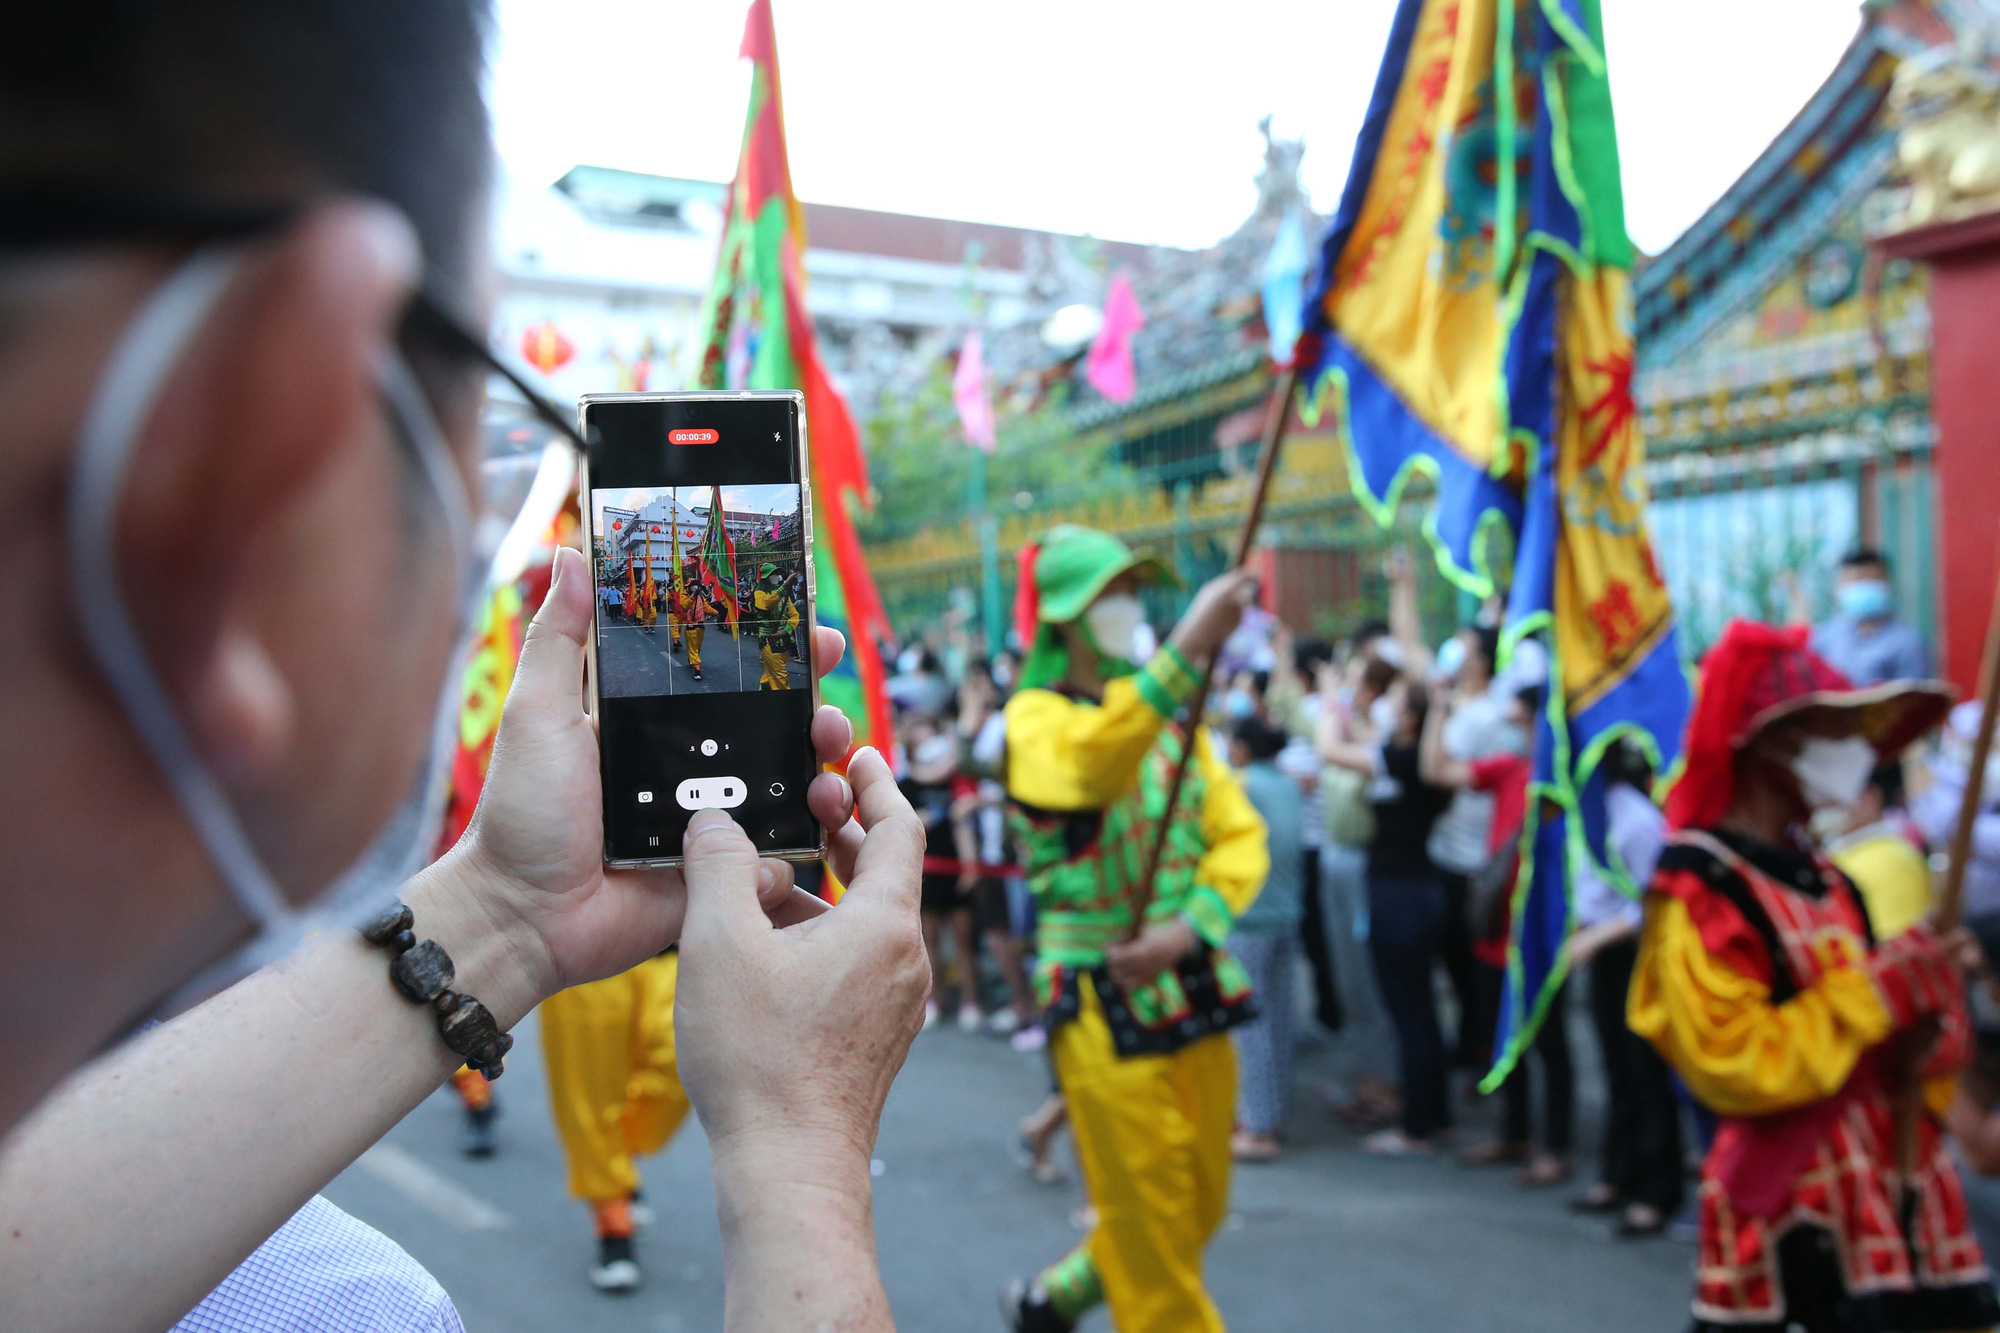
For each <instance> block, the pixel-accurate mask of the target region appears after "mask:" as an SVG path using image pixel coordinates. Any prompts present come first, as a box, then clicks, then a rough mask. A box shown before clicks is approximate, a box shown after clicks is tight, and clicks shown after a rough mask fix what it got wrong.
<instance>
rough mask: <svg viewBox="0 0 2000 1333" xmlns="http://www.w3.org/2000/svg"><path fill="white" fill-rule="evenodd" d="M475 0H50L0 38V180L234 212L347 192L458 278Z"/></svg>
mask: <svg viewBox="0 0 2000 1333" xmlns="http://www.w3.org/2000/svg"><path fill="white" fill-rule="evenodd" d="M487 27H488V23H487V0H283V2H282V3H272V2H271V0H66V3H62V4H47V5H24V6H22V7H21V8H20V9H19V10H18V11H16V12H15V13H14V17H13V19H12V22H11V23H10V24H9V33H8V39H7V41H6V42H4V43H0V189H6V190H13V191H21V192H25V193H30V194H41V195H47V196H52V197H56V198H71V197H85V198H88V197H95V198H99V199H137V198H140V197H164V198H168V199H173V200H178V201H182V202H183V203H184V204H186V205H188V206H191V207H212V208H214V209H216V210H217V211H218V212H222V211H227V210H232V209H234V210H239V211H254V210H257V209H266V208H272V207H286V206H291V205H296V204H297V203H299V202H300V201H301V200H303V199H306V198H310V197H313V196H319V195H325V194H330V193H336V192H338V193H352V194H361V195H367V196H370V197H373V198H377V199H382V200H385V201H387V202H388V203H391V204H393V205H395V206H396V207H397V208H399V209H401V210H402V211H403V213H404V214H405V215H407V216H408V217H409V219H410V221H411V222H412V224H414V226H415V227H416V230H417V235H418V237H419V239H420V240H421V242H422V244H423V248H424V255H425V260H426V269H427V272H428V273H430V274H431V275H432V276H433V277H434V278H435V279H438V280H439V284H440V287H439V290H441V291H443V292H445V293H448V294H450V295H453V296H458V295H461V294H462V293H463V291H464V290H465V289H467V288H468V287H469V286H470V279H471V277H472V264H473V262H474V259H475V257H476V256H478V255H479V254H480V253H481V247H482V245H483V237H482V235H481V230H482V229H481V227H480V225H479V218H480V207H481V205H482V204H483V202H484V199H485V194H486V190H487V187H488V184H489V182H490V177H491V169H492V139H491V134H490V132H489V129H488V125H487V118H486V103H485V99H484V97H483V96H482V94H481V91H480V82H481V79H482V76H483V72H484V65H485V58H484V52H485V38H486V30H487Z"/></svg>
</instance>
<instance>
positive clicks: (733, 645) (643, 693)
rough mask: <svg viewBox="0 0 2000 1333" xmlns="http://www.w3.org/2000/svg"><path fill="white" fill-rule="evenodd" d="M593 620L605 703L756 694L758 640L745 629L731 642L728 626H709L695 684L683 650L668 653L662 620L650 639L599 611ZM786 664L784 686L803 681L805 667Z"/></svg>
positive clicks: (759, 664) (760, 666) (759, 671)
mask: <svg viewBox="0 0 2000 1333" xmlns="http://www.w3.org/2000/svg"><path fill="white" fill-rule="evenodd" d="M598 620H599V623H600V625H601V627H602V633H601V634H600V635H599V637H598V641H597V669H598V672H599V673H600V674H601V675H602V677H603V682H604V683H603V690H604V696H605V697H606V698H608V699H630V698H634V697H648V696H653V695H661V694H724V693H729V692H732V691H737V690H755V689H756V688H757V681H758V678H759V677H760V676H761V675H763V672H764V666H763V662H762V661H761V660H760V659H759V657H758V655H757V639H756V637H755V636H754V635H752V634H751V633H750V631H749V630H748V629H745V630H744V631H743V634H742V636H741V637H740V638H734V639H732V638H731V637H730V635H729V627H728V626H727V625H710V626H709V627H708V632H707V634H705V635H704V636H703V638H702V644H701V679H700V680H696V679H695V678H694V672H693V670H692V669H691V668H690V667H689V666H688V664H687V650H686V648H685V647H682V648H678V649H674V650H673V651H671V652H669V651H668V650H669V648H671V647H672V644H673V639H672V638H671V636H670V635H669V634H668V632H667V622H666V620H665V618H662V619H661V620H660V622H659V623H658V624H657V625H656V626H655V627H654V630H653V632H652V633H651V634H648V633H646V631H645V630H644V629H642V628H640V627H639V626H638V625H636V624H634V623H632V622H631V621H628V620H624V619H622V618H621V619H616V620H614V619H610V618H608V617H607V616H606V615H605V613H604V612H602V611H599V612H598ZM791 661H792V665H791V670H790V671H789V672H788V673H787V678H788V680H789V681H791V682H793V683H795V684H796V683H797V682H801V681H804V680H805V671H806V666H805V662H804V661H803V660H801V659H800V658H796V657H794V658H793V659H791Z"/></svg>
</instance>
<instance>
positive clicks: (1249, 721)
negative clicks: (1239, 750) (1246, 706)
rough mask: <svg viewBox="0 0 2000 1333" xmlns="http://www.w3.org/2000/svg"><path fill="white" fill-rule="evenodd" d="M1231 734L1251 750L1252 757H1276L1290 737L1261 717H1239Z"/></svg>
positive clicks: (1231, 729)
mask: <svg viewBox="0 0 2000 1333" xmlns="http://www.w3.org/2000/svg"><path fill="white" fill-rule="evenodd" d="M1229 734H1230V735H1231V736H1232V737H1233V738H1235V740H1236V741H1237V742H1238V743H1239V744H1241V745H1242V746H1243V748H1244V749H1246V750H1248V751H1249V752H1250V757H1251V758H1252V759H1275V758H1277V757H1278V752H1279V751H1280V750H1282V749H1284V748H1285V745H1286V742H1287V741H1288V740H1289V737H1287V736H1286V735H1285V733H1284V732H1282V731H1280V730H1279V729H1278V728H1276V727H1274V726H1272V725H1271V724H1270V723H1269V722H1266V721H1265V720H1264V719H1263V718H1261V717H1245V718H1238V719H1237V721H1236V724H1235V725H1234V726H1232V727H1231V728H1230V729H1229Z"/></svg>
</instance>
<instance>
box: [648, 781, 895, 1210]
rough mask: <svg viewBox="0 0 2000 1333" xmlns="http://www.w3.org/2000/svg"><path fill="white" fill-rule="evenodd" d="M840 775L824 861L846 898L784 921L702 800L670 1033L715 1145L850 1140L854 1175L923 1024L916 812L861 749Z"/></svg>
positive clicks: (752, 856)
mask: <svg viewBox="0 0 2000 1333" xmlns="http://www.w3.org/2000/svg"><path fill="white" fill-rule="evenodd" d="M848 774H849V776H850V778H851V779H852V781H853V784H854V792H855V802H856V805H855V810H856V820H855V822H854V823H851V824H849V825H848V826H847V828H846V829H844V830H843V831H842V834H843V836H842V838H841V840H840V842H839V845H838V847H837V849H836V852H835V865H834V872H835V874H836V875H838V876H839V877H840V878H841V879H842V880H843V881H844V882H845V883H846V885H847V891H846V894H845V895H844V896H843V897H842V898H841V900H840V903H839V905H838V906H835V907H831V908H824V907H823V908H822V909H821V910H819V911H817V912H814V913H812V914H811V915H810V916H809V917H807V918H806V919H803V920H798V921H795V922H794V923H793V924H790V925H785V926H781V925H778V924H775V923H774V922H773V921H772V919H771V917H770V915H769V914H768V913H767V912H766V910H765V908H764V905H763V903H762V902H761V901H760V897H759V894H758V892H757V885H756V876H757V872H758V865H759V863H758V860H757V852H756V849H755V848H754V847H752V846H751V844H750V839H749V838H748V837H746V836H745V835H744V833H743V830H742V829H741V828H739V827H738V826H737V824H736V822H735V821H734V820H733V819H731V818H730V817H729V816H728V815H727V814H726V813H724V812H722V811H718V810H704V811H702V812H700V813H698V814H697V815H695V817H694V819H693V820H691V821H690V822H689V824H688V831H687V840H686V842H685V843H684V844H683V847H684V850H685V854H686V856H687V922H686V926H685V928H684V929H683V930H682V932H681V971H680V982H679V984H678V986H677V987H676V989H675V993H674V1005H675V1010H674V1032H675V1038H676V1049H677V1051H678V1052H679V1059H680V1065H681V1076H682V1079H683V1081H684V1082H685V1083H686V1084H687V1088H688V1096H689V1098H690V1099H691V1100H692V1101H693V1102H694V1108H695V1111H696V1113H697V1114H698V1115H700V1117H701V1123H702V1126H703V1127H704V1128H705V1129H707V1131H708V1137H709V1143H710V1145H711V1147H712V1150H713V1151H714V1152H715V1153H716V1155H717V1156H718V1157H720V1156H722V1155H724V1154H725V1153H728V1152H731V1151H733V1150H735V1149H736V1148H738V1147H740V1146H743V1145H746V1144H748V1143H751V1142H754V1143H756V1144H757V1145H758V1151H759V1152H761V1153H765V1154H772V1153H787V1152H790V1151H791V1150H792V1149H791V1148H789V1147H786V1146H785V1145H787V1144H790V1145H794V1146H797V1145H811V1146H812V1150H813V1151H814V1152H833V1151H836V1150H840V1151H851V1153H852V1154H854V1155H856V1156H858V1158H859V1160H860V1164H861V1167H862V1172H863V1175H864V1176H865V1175H866V1168H867V1159H868V1154H869V1150H870V1149H871V1148H872V1147H873V1146H874V1142H875V1130H876V1125H877V1122H878V1121H879V1119H880V1117H881V1113H882V1102H883V1099H884V1098H886V1097H887V1096H888V1093H889V1084H890V1082H891V1081H892V1080H893V1079H894V1078H895V1076H896V1071H897V1070H899V1069H901V1068H902V1065H903V1057H904V1056H905V1055H906V1054H907V1053H908V1051H909V1046H910V1042H911V1040H912V1039H913V1038H914V1037H915V1036H916V1034H917V1032H918V1030H919V1029H920V1028H921V1027H922V1026H923V1019H924V1000H925V998H926V997H927V996H928V995H929V994H930V964H929V962H928V961H927V959H926V957H925V954H924V942H923V933H922V931H921V929H920V928H919V925H918V919H917V900H918V896H919V895H918V885H919V882H920V879H921V875H922V868H923V857H924V829H923V824H922V822H921V821H920V820H918V818H917V816H916V813H915V812H914V811H913V810H911V809H910V803H909V802H908V801H907V800H905V799H904V798H903V795H902V793H901V792H899V791H897V790H896V780H895V778H894V776H893V775H891V773H890V772H889V765H888V763H887V762H886V761H884V760H883V758H882V756H881V755H880V754H879V753H877V752H876V751H875V750H874V749H873V748H872V747H870V748H865V749H862V750H860V751H859V752H857V753H856V754H855V756H854V760H853V762H852V763H851V764H850V765H849V767H848ZM766 864H768V863H766ZM780 869H781V870H788V869H789V867H782V866H781V867H780ZM787 878H788V877H787Z"/></svg>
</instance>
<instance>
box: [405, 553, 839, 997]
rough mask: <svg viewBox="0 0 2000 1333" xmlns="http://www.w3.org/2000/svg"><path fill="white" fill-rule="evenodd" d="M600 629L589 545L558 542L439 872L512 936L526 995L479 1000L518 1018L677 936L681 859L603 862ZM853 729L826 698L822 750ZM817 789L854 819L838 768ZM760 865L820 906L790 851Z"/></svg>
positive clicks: (814, 800) (825, 653) (824, 815)
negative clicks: (596, 712) (670, 866)
mask: <svg viewBox="0 0 2000 1333" xmlns="http://www.w3.org/2000/svg"><path fill="white" fill-rule="evenodd" d="M590 632H591V606H590V577H589V573H588V570H587V568H586V566H585V564H584V560H583V557H582V556H581V555H580V554H578V553H577V552H575V551H572V550H569V549H567V548H565V549H560V550H558V551H557V552H556V567H555V578H554V582H553V583H552V584H551V586H550V588H549V593H548V597H547V598H546V600H544V601H543V603H542V608H541V610H540V612H538V613H537V614H536V616H535V620H534V623H533V624H532V625H530V626H529V627H528V636H527V642H526V643H525V644H524V645H523V646H522V649H521V661H520V666H519V667H518V668H517V670H516V672H515V675H514V685H513V688H512V689H511V690H510V691H509V692H508V695H507V706H506V710H505V712H504V713H503V714H502V717H501V723H500V734H499V736H498V738H497V739H496V741H495V743H494V746H493V762H492V766H491V767H490V768H489V769H488V770H487V774H486V787H485V791H484V792H483V793H482V795H481V797H480V801H479V809H478V811H477V813H476V814H475V815H474V817H473V821H472V826H471V828H470V829H469V830H468V831H467V833H466V836H465V837H464V838H463V839H462V840H460V842H459V844H458V846H457V847H456V848H454V849H453V851H452V852H451V853H450V855H449V856H447V857H446V858H445V860H444V861H443V862H441V863H440V864H439V866H438V867H437V868H436V870H435V871H434V872H431V874H430V876H429V877H430V878H433V879H436V880H439V881H441V883H440V889H443V888H444V887H445V886H450V887H451V890H452V891H453V892H455V893H456V894H458V895H459V896H460V897H461V898H464V899H466V900H468V902H467V907H468V910H472V911H475V912H476V913H477V916H478V917H479V918H480V919H483V920H484V921H485V922H486V923H487V924H488V925H490V926H491V927H492V928H493V929H494V930H496V931H498V932H500V934H501V935H502V936H503V937H504V938H506V939H508V941H509V944H510V954H511V956H512V958H513V960H514V963H515V965H516V966H515V968H514V969H512V970H513V971H514V972H516V973H518V974H519V976H520V978H521V980H522V983H523V984H522V987H521V989H522V992H523V993H522V994H520V995H518V996H516V995H512V994H508V995H488V994H484V993H482V995H481V997H480V998H482V999H484V1000H486V1001H487V1003H488V1004H489V1005H493V1006H494V1008H495V1012H496V1013H499V1014H502V1016H503V1019H507V1020H510V1021H511V1019H512V1018H518V1017H519V1016H520V1014H521V1013H525V1012H526V1008H527V1007H529V1006H532V1005H533V1004H535V1003H537V1002H539V1001H540V1000H541V999H542V998H543V997H544V996H547V995H549V994H552V993H554V992H555V991H557V990H560V989H562V988H563V987H565V986H574V985H576V984H578V983H580V982H585V981H594V980H596V979H597V978H599V977H606V976H611V975H613V974H615V973H618V972H622V971H624V970H626V969H627V968H630V967H633V966H635V965H636V964H638V963H640V962H642V961H644V960H645V959H647V958H650V957H652V956H653V955H654V954H656V953H658V952H659V951H660V950H661V949H664V948H665V947H666V946H667V945H669V944H671V943H673V942H674V941H675V940H676V939H678V938H679V936H680V932H681V920H682V915H683V912H684V910H685V908H686V903H687V896H686V889H685V886H684V883H683V880H682V876H681V872H680V871H678V870H613V869H610V868H608V867H606V866H605V864H604V860H603V856H604V850H603V844H604V830H603V808H602V802H601V798H600V794H599V793H600V790H601V789H600V786H599V777H598V760H597V727H596V724H595V722H594V721H593V719H592V718H591V717H590V715H589V714H588V713H586V712H585V711H584V703H585V701H584V695H583V656H584V635H586V634H588V633H590ZM845 647H846V644H845V642H844V641H843V640H842V639H841V637H840V634H839V632H838V631H837V630H830V629H821V630H820V631H819V637H818V639H817V640H816V641H815V644H814V648H815V652H814V654H813V657H814V666H815V667H816V668H817V669H818V670H819V672H820V674H822V675H824V674H825V673H826V672H827V671H829V670H831V669H832V668H833V667H834V665H835V664H837V663H838V662H839V661H840V657H841V654H842V652H843V651H844V650H845ZM852 737H853V728H852V727H851V726H850V725H849V723H848V721H847V719H846V718H845V717H844V716H842V715H841V713H840V710H838V709H836V708H822V709H820V710H819V714H818V716H816V717H814V719H813V723H812V739H813V748H814V750H815V751H816V752H817V753H818V755H819V757H820V759H821V761H822V762H826V763H832V762H835V761H837V760H839V759H840V758H841V757H842V756H843V755H845V754H846V752H847V748H848V746H849V744H850V743H851V741H852ZM807 801H808V804H809V805H810V806H811V807H812V809H813V812H814V813H815V815H816V816H818V817H819V818H820V820H821V821H822V822H823V823H826V824H827V825H828V827H832V828H838V827H840V826H841V825H843V824H845V823H847V821H848V816H849V814H850V813H851V810H852V798H851V796H850V794H849V791H848V787H847V784H846V782H845V781H843V780H842V779H841V778H840V777H838V776H837V775H835V774H831V773H823V774H821V775H820V776H819V777H818V778H816V779H815V780H814V782H813V785H812V786H811V788H809V789H808V792H807ZM751 874H752V877H753V880H754V882H755V883H756V885H757V887H758V891H759V893H760V894H761V895H762V901H763V902H764V904H765V906H766V907H767V908H769V909H770V910H772V911H774V912H781V913H791V914H794V915H796V914H798V913H800V912H809V911H810V910H811V908H810V906H809V905H801V904H798V903H797V902H796V901H795V898H809V897H810V896H811V895H809V894H806V893H805V892H804V891H803V890H798V891H796V894H795V891H794V890H793V888H792V883H791V873H790V870H789V869H788V868H785V867H783V866H781V865H780V863H777V862H765V863H764V864H763V866H762V867H761V868H759V869H754V870H753V871H752V872H751ZM447 945H449V941H447ZM496 999H497V1000H498V1001H499V1003H498V1004H496V1003H495V1001H496Z"/></svg>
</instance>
